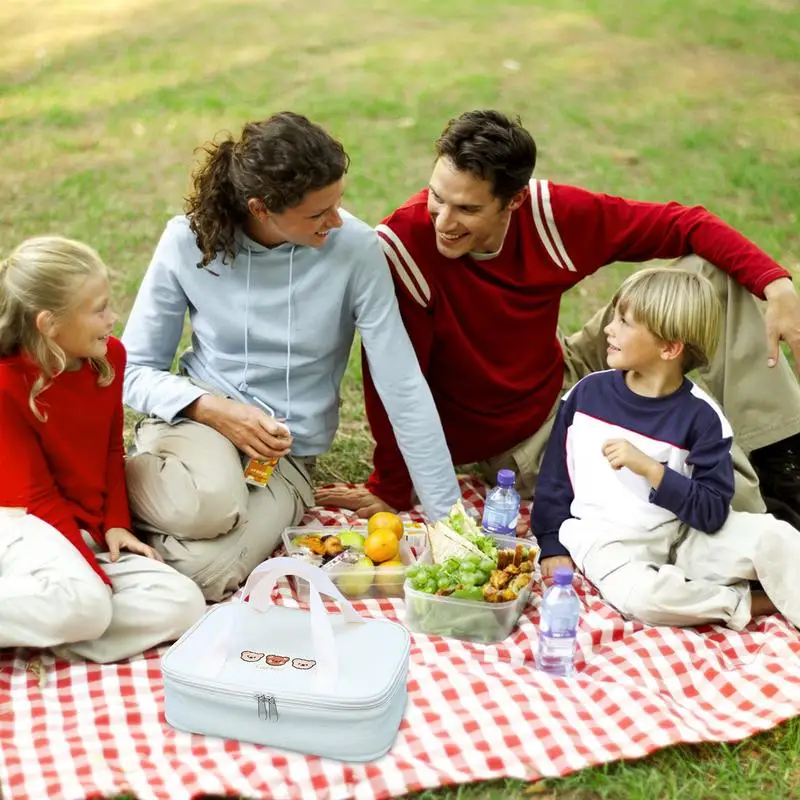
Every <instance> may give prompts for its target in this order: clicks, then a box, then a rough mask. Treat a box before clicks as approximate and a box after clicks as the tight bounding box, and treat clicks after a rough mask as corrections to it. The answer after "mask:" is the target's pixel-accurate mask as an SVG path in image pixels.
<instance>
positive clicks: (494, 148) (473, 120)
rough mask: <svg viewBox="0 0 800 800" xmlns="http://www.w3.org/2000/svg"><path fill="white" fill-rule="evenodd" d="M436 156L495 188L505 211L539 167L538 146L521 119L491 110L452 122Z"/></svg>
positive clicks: (464, 115)
mask: <svg viewBox="0 0 800 800" xmlns="http://www.w3.org/2000/svg"><path fill="white" fill-rule="evenodd" d="M436 155H437V156H438V157H439V158H448V159H450V160H451V161H452V162H453V164H454V165H455V167H456V169H458V170H462V171H464V172H469V173H470V174H472V175H474V176H475V177H476V178H480V179H481V180H485V181H489V182H490V183H491V184H492V194H493V195H494V196H495V197H497V198H498V199H499V200H500V202H501V203H502V205H503V207H505V206H507V205H508V203H509V201H510V200H511V199H512V198H513V197H514V195H515V194H516V193H517V192H519V191H520V189H523V188H524V187H525V186H527V185H528V181H529V180H530V179H531V175H532V174H533V168H534V167H535V166H536V142H534V141H533V137H532V136H531V135H530V133H528V131H526V130H525V128H523V127H522V123H521V121H520V119H519V117H514V119H510V118H509V117H507V116H506V115H505V114H502V113H501V112H499V111H493V110H491V109H483V110H478V111H467V112H466V113H464V114H462V115H461V116H460V117H457V118H456V119H451V120H450V122H449V123H448V124H447V127H446V128H445V129H444V131H442V135H441V136H440V137H439V138H438V139H437V140H436Z"/></svg>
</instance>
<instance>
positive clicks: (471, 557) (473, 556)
mask: <svg viewBox="0 0 800 800" xmlns="http://www.w3.org/2000/svg"><path fill="white" fill-rule="evenodd" d="M481 561H483V556H479V555H478V554H477V553H469V554H467V556H465V558H464V563H463V564H462V565H461V566H462V569H463V568H464V567H466V566H467V564H474V565H475V566H478V564H480V563H481Z"/></svg>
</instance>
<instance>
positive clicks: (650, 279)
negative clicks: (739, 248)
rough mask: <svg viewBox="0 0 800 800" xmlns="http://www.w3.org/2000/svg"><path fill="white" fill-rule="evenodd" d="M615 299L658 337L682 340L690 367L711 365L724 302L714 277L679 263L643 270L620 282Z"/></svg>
mask: <svg viewBox="0 0 800 800" xmlns="http://www.w3.org/2000/svg"><path fill="white" fill-rule="evenodd" d="M613 303H614V307H615V308H618V309H619V312H620V313H621V314H630V315H631V316H632V317H633V318H634V319H635V320H636V321H637V322H638V323H640V324H642V325H644V326H645V327H646V328H647V329H648V330H649V331H650V333H652V334H653V336H656V337H658V338H659V339H661V340H662V341H665V342H680V343H681V344H682V345H683V348H684V357H683V363H682V365H681V366H682V367H683V371H684V372H690V371H691V370H693V369H697V367H704V366H707V365H708V362H709V361H710V360H711V359H712V358H713V357H714V353H715V352H716V350H717V345H718V344H719V338H720V332H721V328H722V304H721V303H720V301H719V298H718V297H717V293H716V292H715V291H714V287H713V286H712V285H711V282H710V281H709V280H708V278H705V277H703V276H702V275H698V274H696V273H694V272H687V271H686V270H684V269H678V268H676V267H650V268H648V269H640V270H638V271H637V272H634V273H633V275H631V276H630V277H629V278H628V279H627V280H626V281H625V282H624V283H623V284H622V286H620V288H619V291H618V292H617V294H616V295H615V296H614V300H613Z"/></svg>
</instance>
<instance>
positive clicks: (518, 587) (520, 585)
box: [508, 572, 531, 594]
mask: <svg viewBox="0 0 800 800" xmlns="http://www.w3.org/2000/svg"><path fill="white" fill-rule="evenodd" d="M530 580H531V574H530V572H521V573H520V574H519V575H517V576H516V577H515V578H514V579H513V580H512V581H511V583H509V584H508V588H509V589H510V590H511V591H512V592H514V593H516V594H519V593H520V592H521V591H522V590H523V589H524V588H525V587H526V586H527V585H528V584H529V583H530Z"/></svg>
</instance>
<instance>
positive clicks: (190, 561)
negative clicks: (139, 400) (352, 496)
mask: <svg viewBox="0 0 800 800" xmlns="http://www.w3.org/2000/svg"><path fill="white" fill-rule="evenodd" d="M126 474H127V481H128V497H129V501H130V507H131V513H132V515H133V517H134V520H135V525H136V528H137V530H140V531H143V532H146V533H149V534H152V536H151V544H152V545H153V546H154V547H155V548H156V549H157V550H158V551H159V552H160V553H161V555H163V556H164V560H165V561H166V562H167V563H168V564H170V565H172V566H173V567H175V569H177V570H178V571H179V572H182V573H183V574H184V575H188V576H189V577H190V578H192V580H194V581H195V583H197V585H198V586H199V587H200V589H201V590H202V592H203V594H204V595H205V597H206V599H207V600H211V601H217V600H221V599H223V598H224V597H226V596H227V595H229V594H231V593H232V592H234V591H236V589H237V588H238V587H239V586H240V585H241V584H242V583H243V582H244V581H245V579H246V578H247V576H248V575H249V574H250V573H251V572H252V571H253V569H254V568H255V567H256V566H257V565H258V564H260V563H261V562H262V561H264V560H265V559H266V558H268V557H269V556H270V555H271V554H272V552H273V550H275V548H276V547H277V545H278V544H279V542H280V536H281V533H282V532H283V529H284V528H286V527H288V526H290V525H296V524H297V523H298V522H299V521H300V519H301V518H302V516H303V513H304V512H305V509H306V508H307V507H309V506H311V505H313V502H314V492H313V487H312V484H311V479H310V478H309V475H308V472H307V471H306V466H305V464H304V463H303V461H302V460H301V459H296V458H292V457H286V458H282V459H280V461H279V462H278V464H277V466H276V469H275V471H274V472H273V473H272V477H271V478H270V480H269V483H268V484H267V486H266V487H263V488H262V487H257V486H251V485H248V484H247V483H246V482H245V479H244V474H243V463H242V456H241V454H240V452H239V451H238V450H237V449H236V447H235V446H234V445H233V444H232V443H231V442H230V441H229V440H228V439H226V438H225V437H224V436H223V435H222V434H220V433H218V432H217V431H215V430H214V429H213V428H210V427H209V426H207V425H202V424H200V423H199V422H194V421H192V420H183V421H181V422H178V423H177V424H175V425H168V424H167V423H166V422H163V421H162V420H160V419H155V418H147V419H144V420H142V421H141V422H140V423H139V425H138V426H137V429H136V439H135V454H134V455H132V456H130V457H129V458H128V459H127V462H126Z"/></svg>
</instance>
